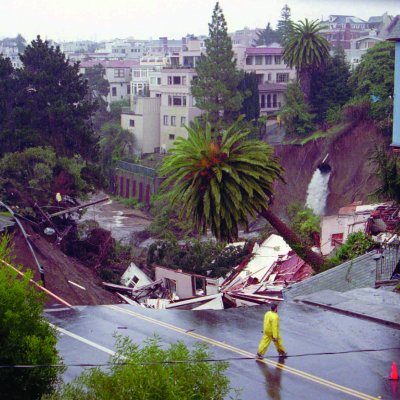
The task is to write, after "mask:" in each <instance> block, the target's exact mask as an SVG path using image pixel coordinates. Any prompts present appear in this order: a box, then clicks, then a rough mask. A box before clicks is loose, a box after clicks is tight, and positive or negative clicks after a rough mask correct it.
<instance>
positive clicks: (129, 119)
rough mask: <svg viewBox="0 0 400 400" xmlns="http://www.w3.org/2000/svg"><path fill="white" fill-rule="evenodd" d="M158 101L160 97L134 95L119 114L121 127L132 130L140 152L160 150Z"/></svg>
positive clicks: (159, 101)
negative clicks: (128, 107)
mask: <svg viewBox="0 0 400 400" xmlns="http://www.w3.org/2000/svg"><path fill="white" fill-rule="evenodd" d="M160 103H161V98H160V97H142V96H136V97H135V98H134V100H133V101H132V103H131V106H130V111H127V110H123V112H122V114H121V126H122V128H123V129H127V130H129V131H130V132H132V134H133V136H134V138H135V140H136V147H137V148H138V149H139V150H140V151H141V153H158V152H159V151H160Z"/></svg>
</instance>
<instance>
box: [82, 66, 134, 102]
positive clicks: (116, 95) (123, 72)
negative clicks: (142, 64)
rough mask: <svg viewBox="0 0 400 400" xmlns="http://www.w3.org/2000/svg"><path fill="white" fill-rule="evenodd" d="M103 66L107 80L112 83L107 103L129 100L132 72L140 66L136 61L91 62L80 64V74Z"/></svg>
mask: <svg viewBox="0 0 400 400" xmlns="http://www.w3.org/2000/svg"><path fill="white" fill-rule="evenodd" d="M98 64H101V65H102V66H103V67H104V69H105V78H106V79H107V80H108V82H109V83H110V92H109V93H108V95H107V98H106V101H107V102H108V104H110V103H112V102H113V101H119V100H129V99H130V96H131V70H132V67H133V66H135V65H137V64H138V61H135V60H124V61H112V60H107V61H104V60H90V61H83V62H82V63H81V64H80V72H81V73H83V74H84V73H85V69H86V68H90V67H93V66H95V65H98Z"/></svg>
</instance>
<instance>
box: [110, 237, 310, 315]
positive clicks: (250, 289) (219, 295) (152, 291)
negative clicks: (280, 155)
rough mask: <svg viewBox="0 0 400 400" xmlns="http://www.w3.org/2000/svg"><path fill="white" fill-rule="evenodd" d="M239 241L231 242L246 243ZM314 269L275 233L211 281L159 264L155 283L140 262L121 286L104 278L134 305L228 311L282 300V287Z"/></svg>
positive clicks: (125, 274)
mask: <svg viewBox="0 0 400 400" xmlns="http://www.w3.org/2000/svg"><path fill="white" fill-rule="evenodd" d="M243 245H244V243H234V244H230V246H243ZM312 273H313V269H312V268H311V267H310V266H309V265H308V264H306V263H305V262H304V261H303V260H302V259H301V258H300V257H299V256H297V255H296V254H295V253H294V252H293V251H292V249H291V248H290V247H289V246H288V244H287V243H286V242H285V241H284V240H283V238H282V237H280V236H277V235H271V236H270V237H269V238H268V239H266V240H265V241H264V242H263V243H262V244H261V245H258V244H255V245H254V247H253V250H252V255H251V256H250V257H248V258H247V259H246V260H244V261H243V262H242V263H241V264H239V265H238V266H236V267H235V268H234V269H233V270H232V271H231V273H230V274H229V275H228V276H227V277H226V278H225V279H223V278H220V279H211V278H207V277H204V276H201V275H196V274H189V273H185V272H182V271H181V270H174V269H169V268H165V267H161V266H156V267H155V280H154V281H152V280H151V279H150V278H149V277H148V276H147V275H146V274H144V273H143V271H141V270H140V269H139V268H138V267H137V266H136V265H135V264H134V263H132V264H131V265H130V266H129V268H128V269H127V270H126V271H125V273H124V274H123V276H122V278H121V285H114V284H110V283H106V282H103V285H104V286H105V287H106V288H107V289H109V290H111V291H114V292H116V293H117V294H118V295H119V296H120V298H121V299H123V300H124V301H125V302H127V303H129V304H134V305H137V306H140V307H148V308H156V309H181V310H201V309H224V308H231V307H241V306H253V305H258V304H265V303H270V302H271V301H281V300H282V289H283V288H284V287H285V286H287V285H289V284H292V283H295V282H299V281H301V280H303V279H306V278H308V277H309V276H311V275H312Z"/></svg>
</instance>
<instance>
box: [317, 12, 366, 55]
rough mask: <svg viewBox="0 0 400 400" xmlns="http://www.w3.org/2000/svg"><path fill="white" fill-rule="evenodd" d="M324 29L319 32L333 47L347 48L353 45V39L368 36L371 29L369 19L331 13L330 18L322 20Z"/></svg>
mask: <svg viewBox="0 0 400 400" xmlns="http://www.w3.org/2000/svg"><path fill="white" fill-rule="evenodd" d="M320 25H321V27H322V29H321V31H320V32H319V33H320V34H321V36H323V37H324V38H325V39H326V40H327V41H328V42H329V44H330V45H331V48H332V49H335V48H336V47H337V46H341V47H342V48H343V49H345V50H347V49H350V47H351V40H353V39H358V38H360V37H362V36H367V35H368V32H369V30H370V27H369V24H368V22H367V21H364V20H362V19H361V18H357V17H354V16H353V15H330V16H329V17H328V20H326V21H321V23H320Z"/></svg>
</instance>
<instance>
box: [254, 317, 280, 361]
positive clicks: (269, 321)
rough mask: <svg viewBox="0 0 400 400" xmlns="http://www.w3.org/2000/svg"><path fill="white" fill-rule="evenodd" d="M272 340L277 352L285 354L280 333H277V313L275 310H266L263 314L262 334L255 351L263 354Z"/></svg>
mask: <svg viewBox="0 0 400 400" xmlns="http://www.w3.org/2000/svg"><path fill="white" fill-rule="evenodd" d="M272 340H273V341H274V345H275V348H276V350H277V351H278V353H279V354H286V351H285V347H284V346H283V343H282V338H281V335H280V334H279V315H278V313H276V312H273V311H268V312H266V313H265V315H264V334H263V336H262V338H261V341H260V344H259V345H258V351H257V353H258V354H260V355H264V354H265V352H266V351H267V349H268V347H269V344H270V343H271V341H272Z"/></svg>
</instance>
